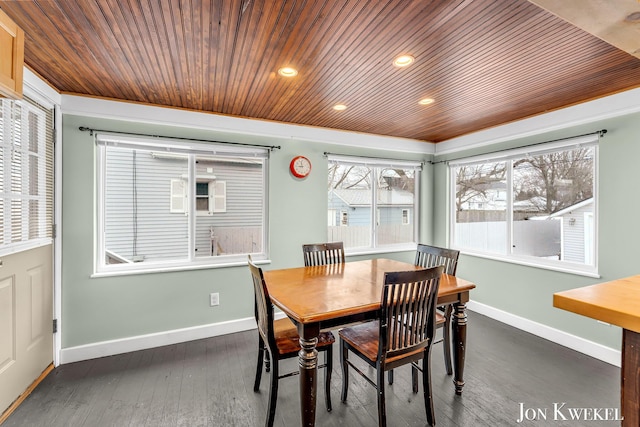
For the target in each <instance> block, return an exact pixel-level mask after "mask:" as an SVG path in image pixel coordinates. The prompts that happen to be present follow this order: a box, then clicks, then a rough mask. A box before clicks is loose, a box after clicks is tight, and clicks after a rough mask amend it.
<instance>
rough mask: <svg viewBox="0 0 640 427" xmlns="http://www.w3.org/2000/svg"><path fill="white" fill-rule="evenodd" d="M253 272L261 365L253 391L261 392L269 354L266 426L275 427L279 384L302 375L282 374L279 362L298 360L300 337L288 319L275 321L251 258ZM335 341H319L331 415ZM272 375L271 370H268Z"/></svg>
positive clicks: (324, 336) (327, 335)
mask: <svg viewBox="0 0 640 427" xmlns="http://www.w3.org/2000/svg"><path fill="white" fill-rule="evenodd" d="M248 261H249V270H250V271H251V277H252V279H253V289H254V292H255V318H256V323H257V324H258V365H257V367H256V378H255V382H254V384H253V391H255V392H258V391H260V380H261V378H262V367H263V363H264V359H265V357H264V356H265V351H266V352H267V353H268V354H269V355H270V360H271V362H272V363H271V383H270V386H269V406H268V412H267V420H266V424H265V425H266V426H267V427H271V426H273V422H274V419H275V415H276V403H277V398H278V381H279V380H280V379H282V378H286V377H290V376H293V375H297V374H299V371H294V372H290V373H285V374H280V369H279V361H280V360H284V359H290V358H292V357H298V352H299V351H300V337H299V336H298V331H297V329H296V327H295V325H294V324H293V323H292V322H291V320H289V319H288V318H284V319H278V320H275V319H274V317H273V304H272V303H271V297H270V296H269V291H268V289H267V285H266V282H265V280H264V275H263V273H262V269H261V268H259V267H257V266H256V265H255V264H254V263H253V261H252V259H251V255H249V260H248ZM334 342H335V337H334V336H333V334H332V333H331V332H321V333H320V336H319V337H318V343H317V350H318V351H319V352H324V353H325V364H324V365H321V366H319V368H323V367H324V368H326V369H325V401H326V405H327V411H331V373H332V371H333V350H332V349H333V345H332V344H333V343H334ZM267 371H269V369H267Z"/></svg>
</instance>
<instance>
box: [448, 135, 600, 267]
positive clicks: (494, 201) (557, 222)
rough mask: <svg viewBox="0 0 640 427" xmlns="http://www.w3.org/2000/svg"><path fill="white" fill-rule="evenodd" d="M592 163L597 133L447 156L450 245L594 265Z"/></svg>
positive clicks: (550, 262)
mask: <svg viewBox="0 0 640 427" xmlns="http://www.w3.org/2000/svg"><path fill="white" fill-rule="evenodd" d="M596 165H597V136H596V135H593V136H591V135H588V136H585V137H579V138H573V139H570V140H564V141H559V142H555V143H549V144H545V145H544V146H541V147H539V148H538V147H537V148H536V149H534V148H531V147H530V148H527V149H526V150H523V149H518V150H512V151H505V152H503V153H500V154H499V155H488V156H482V157H477V158H471V159H466V160H464V161H459V162H451V163H450V171H451V182H452V183H453V184H454V185H452V197H451V200H452V204H451V212H452V214H453V216H452V220H451V223H452V227H451V234H452V242H453V246H454V247H457V248H459V249H462V250H465V251H467V252H469V253H476V254H487V255H491V256H496V257H498V258H506V259H513V260H519V261H521V262H525V263H531V264H534V265H542V266H549V267H552V268H553V267H556V268H559V269H567V270H575V271H586V272H595V269H596V260H595V253H596V249H595V248H596V238H595V236H596V233H595V227H596V222H595V217H596V216H595V215H596V206H597V203H596V201H597V200H596V169H597V168H596Z"/></svg>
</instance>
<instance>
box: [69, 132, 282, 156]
mask: <svg viewBox="0 0 640 427" xmlns="http://www.w3.org/2000/svg"><path fill="white" fill-rule="evenodd" d="M78 129H80V131H82V132H89V135H91V136H93V133H94V132H106V133H115V134H121V135H132V136H145V137H150V138H163V139H176V140H182V141H194V142H213V143H218V144H231V145H242V146H245V147H260V148H268V149H269V151H273V150H275V149H278V150H279V149H281V148H282V147H281V146H279V145H260V144H248V143H244V142H225V141H214V140H210V139H198V138H182V137H178V136H163V135H152V134H149V133H135V132H119V131H114V130H105V129H92V128H88V127H84V126H80V127H79V128H78Z"/></svg>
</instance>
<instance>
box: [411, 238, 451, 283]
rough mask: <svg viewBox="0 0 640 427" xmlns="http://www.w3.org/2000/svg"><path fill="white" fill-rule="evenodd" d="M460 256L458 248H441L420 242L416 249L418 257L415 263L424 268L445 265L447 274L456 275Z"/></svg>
mask: <svg viewBox="0 0 640 427" xmlns="http://www.w3.org/2000/svg"><path fill="white" fill-rule="evenodd" d="M459 257H460V251H458V250H455V249H447V248H439V247H437V246H429V245H423V244H420V243H419V244H418V248H417V250H416V259H415V262H414V264H415V265H419V266H420V267H424V268H429V267H435V266H437V265H443V266H444V272H445V273H446V274H449V275H451V276H455V275H456V270H457V269H458V258H459Z"/></svg>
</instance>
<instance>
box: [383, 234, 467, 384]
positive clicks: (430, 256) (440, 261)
mask: <svg viewBox="0 0 640 427" xmlns="http://www.w3.org/2000/svg"><path fill="white" fill-rule="evenodd" d="M459 257H460V251H458V250H454V249H447V248H440V247H438V246H429V245H424V244H422V243H418V248H417V249H416V258H415V261H414V264H415V265H419V266H420V267H424V268H430V267H435V266H438V265H442V266H443V267H444V273H446V274H449V275H451V276H455V275H456V271H457V269H458V258H459ZM452 312H453V305H451V304H445V305H442V306H438V307H437V311H436V328H437V329H442V338H441V339H439V340H435V341H434V344H438V343H440V342H441V343H442V348H443V353H444V366H445V369H446V371H447V375H452V374H453V367H452V364H451V313H452ZM412 371H413V372H412V383H413V391H414V393H417V392H418V371H417V370H416V369H415V368H414V369H412ZM388 375H389V384H393V371H389V374H388Z"/></svg>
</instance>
